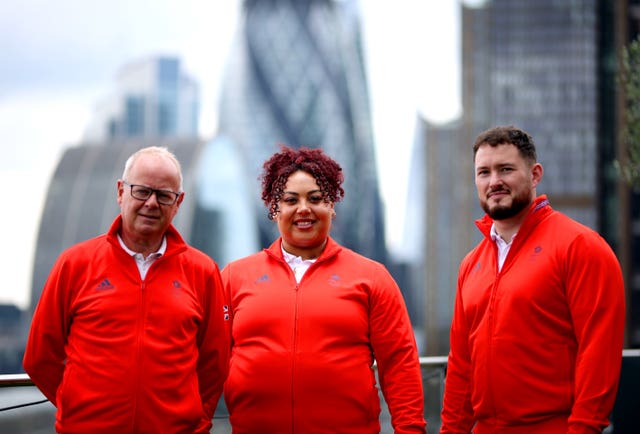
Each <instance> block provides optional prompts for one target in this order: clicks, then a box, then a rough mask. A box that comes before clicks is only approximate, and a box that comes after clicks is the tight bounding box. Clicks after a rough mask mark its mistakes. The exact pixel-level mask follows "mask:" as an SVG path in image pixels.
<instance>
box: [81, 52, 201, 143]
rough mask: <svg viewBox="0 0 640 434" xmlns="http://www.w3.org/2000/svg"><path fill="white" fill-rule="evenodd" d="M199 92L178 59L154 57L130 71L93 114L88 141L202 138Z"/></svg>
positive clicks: (124, 72) (125, 69)
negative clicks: (199, 126) (199, 136)
mask: <svg viewBox="0 0 640 434" xmlns="http://www.w3.org/2000/svg"><path fill="white" fill-rule="evenodd" d="M199 105H200V100H199V94H198V86H197V84H196V82H195V81H194V80H193V79H192V78H190V77H189V76H188V75H186V74H185V72H184V71H183V70H182V68H181V65H180V59H178V58H175V57H149V58H145V59H140V60H137V61H135V62H131V63H129V64H127V65H125V66H124V67H123V68H122V70H121V71H120V74H119V75H118V80H117V83H116V87H115V89H114V92H113V93H112V94H111V95H110V96H109V97H108V98H107V99H106V100H104V101H102V102H101V103H100V104H99V105H98V107H97V108H96V111H95V113H94V118H93V119H92V121H91V123H90V125H89V127H88V128H87V131H86V134H85V136H86V137H85V139H86V140H87V141H97V142H101V141H106V140H119V139H124V138H133V137H137V138H142V137H181V138H195V137H197V136H198V113H199V110H200V107H199Z"/></svg>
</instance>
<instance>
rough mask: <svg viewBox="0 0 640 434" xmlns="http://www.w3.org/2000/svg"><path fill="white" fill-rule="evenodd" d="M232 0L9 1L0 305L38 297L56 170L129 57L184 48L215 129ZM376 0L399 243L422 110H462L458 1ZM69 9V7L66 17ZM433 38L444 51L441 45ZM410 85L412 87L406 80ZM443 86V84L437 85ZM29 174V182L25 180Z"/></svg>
mask: <svg viewBox="0 0 640 434" xmlns="http://www.w3.org/2000/svg"><path fill="white" fill-rule="evenodd" d="M223 3H224V4H220V5H218V4H216V5H209V4H204V3H203V2H198V1H193V2H186V3H181V5H180V6H179V7H178V6H175V5H172V4H170V3H169V2H160V3H157V4H154V10H146V9H144V8H143V7H142V6H141V5H138V4H134V5H133V6H131V5H130V4H129V3H126V4H125V3H124V2H121V1H116V2H112V3H111V4H110V5H109V6H108V9H105V10H97V11H96V10H95V8H93V7H89V6H88V5H86V4H85V3H83V2H79V1H76V0H65V1H64V2H62V7H61V6H60V5H59V4H58V5H57V6H56V8H55V9H56V10H55V11H54V10H50V9H49V8H51V7H52V6H50V5H49V4H48V3H46V2H40V1H37V0H31V1H27V2H24V3H23V4H21V5H20V6H16V5H8V4H5V5H3V6H2V7H1V8H2V9H5V10H4V11H3V13H2V14H0V15H1V16H2V17H3V18H1V19H0V20H2V21H3V22H5V21H6V23H3V24H6V25H3V32H6V34H8V35H10V36H12V37H11V38H9V37H5V38H3V42H2V43H1V44H2V46H3V51H4V52H5V53H8V54H9V56H8V58H9V59H10V60H9V61H8V63H7V67H6V68H5V69H4V72H1V73H0V115H2V116H0V119H1V120H0V138H2V147H3V148H2V149H3V151H4V152H3V154H4V158H3V162H2V163H0V180H2V181H4V183H5V185H8V186H11V188H10V189H9V195H8V204H9V205H8V207H7V208H8V209H9V210H10V211H9V212H5V213H4V216H3V217H2V219H3V220H2V223H4V224H3V227H5V228H6V229H7V231H8V232H9V233H10V237H9V243H8V245H9V246H11V249H5V252H4V253H3V257H2V258H0V263H2V264H3V268H4V267H6V268H5V270H6V271H8V272H10V274H11V276H12V277H11V283H10V285H8V289H6V290H4V292H0V303H16V304H18V305H19V306H20V307H21V308H24V307H25V306H26V305H27V304H28V302H29V297H28V288H29V287H30V276H31V263H32V260H33V245H34V243H35V236H36V235H35V234H36V230H37V227H38V226H39V224H40V213H41V210H42V202H43V197H44V195H45V194H46V188H47V184H48V181H49V179H50V178H51V174H52V171H53V168H55V165H56V164H57V161H58V160H59V158H60V155H61V154H62V151H63V150H64V149H65V148H67V147H69V146H73V145H75V144H78V143H80V142H81V140H82V136H83V133H84V129H85V128H86V127H87V125H88V122H89V119H90V117H91V113H92V109H93V107H94V106H95V105H96V104H98V102H99V101H100V99H101V98H103V97H104V96H106V95H107V94H108V93H109V91H110V90H111V88H112V86H113V83H114V82H115V77H116V74H117V71H118V69H119V68H120V67H122V66H123V65H124V64H126V63H128V62H130V61H133V60H136V59H137V58H140V57H145V56H149V55H159V54H164V53H168V54H170V55H177V56H179V57H180V58H181V60H182V61H183V62H184V65H185V69H186V70H187V71H188V72H189V73H191V74H192V75H193V76H194V77H195V79H196V80H197V81H198V82H199V83H200V85H201V100H202V102H203V104H202V112H201V115H200V124H201V127H202V128H201V135H202V136H203V137H205V138H211V137H213V136H214V134H215V131H216V119H217V113H215V108H216V105H217V103H218V101H217V94H218V89H217V86H218V85H219V84H218V78H217V77H218V76H219V74H220V73H221V72H222V70H223V66H224V63H225V61H226V57H227V53H228V49H229V47H230V41H231V38H232V36H233V33H234V31H235V25H236V19H237V9H236V8H237V7H238V2H237V1H234V2H223ZM376 3H379V2H375V1H362V0H361V1H360V7H361V9H362V14H363V18H362V22H363V35H364V39H365V57H366V59H367V68H368V69H367V75H368V78H369V85H370V87H371V96H372V116H373V123H374V136H375V144H376V153H377V161H378V166H379V175H380V184H381V192H382V195H383V200H384V202H385V207H386V216H387V226H388V228H389V230H388V244H390V246H389V247H390V249H391V250H392V251H393V249H394V248H397V244H398V243H399V240H400V237H399V234H401V233H402V231H401V229H402V228H401V226H402V224H403V222H402V219H403V213H404V201H405V197H404V196H405V195H406V183H407V182H408V180H407V179H405V178H406V173H407V168H408V159H409V155H410V151H411V149H410V148H411V145H412V143H413V140H412V135H413V127H414V124H415V121H416V116H417V115H418V114H421V115H422V116H425V117H427V118H430V119H432V120H433V121H435V122H442V121H446V120H449V119H452V118H455V117H456V116H457V114H458V112H459V107H458V105H459V102H458V101H457V96H456V92H457V89H456V84H455V82H456V80H455V79H456V77H457V74H458V73H459V72H458V71H457V70H456V66H455V59H456V57H457V56H458V49H457V39H456V38H457V35H456V33H457V28H456V24H455V18H456V16H457V14H458V11H457V9H456V6H457V2H456V1H454V0H451V1H449V2H443V3H442V4H440V3H439V2H438V7H439V8H440V9H441V10H440V11H437V10H434V9H433V8H434V7H435V5H418V2H410V1H400V2H397V3H395V4H394V6H389V5H381V4H376ZM417 6H419V8H418V9H416V7H417ZM104 7H105V8H107V6H104ZM205 9H206V10H205ZM59 11H62V12H59ZM64 11H68V15H66V16H61V17H60V16H58V14H60V13H64ZM71 12H73V14H71ZM92 17H93V18H92ZM110 17H113V19H112V20H111V24H112V27H113V28H110V27H109V26H108V25H107V24H100V23H101V22H103V21H104V22H107V23H109V22H110ZM55 18H60V19H55ZM142 18H145V19H144V20H142ZM118 20H119V21H118ZM48 23H56V27H51V26H48ZM140 23H142V25H141V24H140ZM150 23H153V25H151V24H150ZM68 28H70V30H71V31H68ZM36 30H37V31H36ZM86 32H88V34H87V33H86ZM128 32H129V33H128ZM39 35H40V36H39ZM429 35H432V36H431V37H429ZM443 35H448V36H447V37H443ZM202 39H205V40H206V41H211V42H206V43H204V44H198V46H197V47H196V46H195V45H196V44H194V43H193V41H194V40H196V41H200V40H202ZM434 40H437V41H438V43H439V44H440V45H439V46H441V47H442V48H443V49H444V52H438V51H437V49H436V48H434V45H435V44H434ZM56 41H57V42H56ZM216 43H217V45H216ZM398 45H403V46H405V49H402V50H400V49H398ZM372 47H373V48H372ZM401 52H408V53H409V54H410V55H411V56H413V59H412V58H411V57H403V56H404V54H403V53H401ZM207 53H210V54H207ZM433 65H435V66H433ZM447 65H451V66H447ZM31 71H33V72H31ZM12 72H13V74H12ZM16 77H18V78H19V79H18V78H16ZM386 80H389V81H390V83H391V84H389V81H386ZM451 81H453V84H452V83H450V82H451ZM402 83H404V84H409V86H408V87H406V88H401V87H399V84H402ZM437 89H440V90H443V91H444V94H438V93H436V90H437ZM447 89H448V90H447ZM381 162H384V164H383V163H381ZM19 183H25V184H26V185H25V184H23V185H22V186H20V187H14V186H15V185H19ZM114 188H115V187H114ZM114 201H115V194H114Z"/></svg>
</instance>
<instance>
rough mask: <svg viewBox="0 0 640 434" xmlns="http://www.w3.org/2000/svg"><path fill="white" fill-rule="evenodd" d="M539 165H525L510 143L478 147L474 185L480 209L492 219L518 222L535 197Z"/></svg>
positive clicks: (540, 174)
mask: <svg viewBox="0 0 640 434" xmlns="http://www.w3.org/2000/svg"><path fill="white" fill-rule="evenodd" d="M541 178H542V166H541V165H540V164H539V163H533V164H532V163H529V162H527V160H525V159H524V158H523V157H522V155H520V153H519V152H518V148H517V147H515V146H514V145H512V144H500V145H497V146H490V145H488V144H484V145H481V146H480V147H479V148H478V151H477V153H476V157H475V182H476V188H477V190H478V198H479V199H480V206H482V209H483V210H484V211H485V212H486V213H487V214H488V215H489V217H491V218H492V219H494V220H498V221H500V220H509V219H514V220H518V221H519V220H520V219H522V218H523V217H524V213H525V210H526V209H527V208H528V207H529V205H530V204H531V203H532V202H533V200H534V199H535V197H536V186H537V185H538V183H539V182H540V179H541Z"/></svg>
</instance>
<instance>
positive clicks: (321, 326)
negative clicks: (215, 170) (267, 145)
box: [222, 146, 426, 434]
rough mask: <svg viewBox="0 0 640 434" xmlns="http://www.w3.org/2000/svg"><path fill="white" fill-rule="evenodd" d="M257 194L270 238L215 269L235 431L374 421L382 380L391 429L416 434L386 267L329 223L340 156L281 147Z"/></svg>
mask: <svg viewBox="0 0 640 434" xmlns="http://www.w3.org/2000/svg"><path fill="white" fill-rule="evenodd" d="M261 180H262V200H263V201H264V203H265V205H266V206H267V209H268V216H269V219H271V220H273V221H275V223H276V225H277V227H278V231H279V233H280V237H279V238H278V239H277V240H276V241H275V242H274V243H273V244H272V245H271V246H270V247H269V248H267V249H264V250H263V251H261V252H259V253H255V254H253V255H250V256H248V257H246V258H243V259H239V260H237V261H234V262H231V263H230V264H229V265H227V266H226V267H225V268H224V269H223V271H222V278H223V282H224V285H225V289H226V291H227V294H228V297H229V300H230V303H231V308H230V311H231V312H230V314H231V320H232V335H233V343H232V356H231V362H230V373H229V377H228V379H227V382H226V383H225V389H224V397H225V402H226V405H227V409H228V410H229V415H230V422H231V426H232V428H233V432H234V434H242V433H294V434H297V433H300V434H306V433H332V434H334V433H354V434H367V433H371V434H373V433H379V432H380V423H379V416H380V399H379V394H378V388H377V386H376V377H375V372H374V368H373V366H374V362H376V363H377V369H378V376H379V379H380V388H381V390H382V393H383V395H384V398H385V401H386V402H387V405H388V407H389V411H390V414H391V423H392V425H393V427H394V430H395V432H396V433H425V432H426V428H425V426H426V423H425V420H424V414H423V407H424V403H423V391H422V379H421V373H420V365H419V360H418V352H417V349H416V343H415V338H414V335H413V329H412V327H411V323H410V321H409V316H408V313H407V309H406V306H405V304H404V300H403V298H402V295H401V292H400V289H399V288H398V285H397V284H396V282H395V281H394V280H393V278H392V277H391V275H390V274H389V272H388V271H387V270H386V268H385V267H384V266H383V265H382V264H380V263H378V262H375V261H373V260H371V259H368V258H365V257H364V256H361V255H359V254H357V253H355V252H354V251H352V250H350V249H347V248H345V247H343V246H341V245H339V244H338V243H337V242H336V241H335V240H333V239H332V238H331V236H330V235H329V232H330V230H331V224H332V220H333V218H334V217H335V216H336V213H335V208H334V205H335V203H336V202H339V201H340V200H342V198H343V196H344V189H343V188H342V183H343V180H344V178H343V173H342V169H341V167H340V165H339V164H338V163H337V162H335V161H334V160H333V159H331V158H330V157H329V156H327V155H326V154H325V153H324V152H323V151H322V150H321V149H308V148H300V149H292V148H289V147H286V146H282V147H281V149H280V152H277V153H275V154H274V155H272V156H271V157H270V158H269V159H268V160H267V161H266V162H265V163H264V166H263V173H262V176H261Z"/></svg>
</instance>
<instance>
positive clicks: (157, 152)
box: [122, 146, 182, 191]
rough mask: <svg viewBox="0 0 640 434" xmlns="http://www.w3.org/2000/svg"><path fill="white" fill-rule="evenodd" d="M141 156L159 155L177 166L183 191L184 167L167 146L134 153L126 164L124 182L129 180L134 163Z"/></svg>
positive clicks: (144, 149) (143, 149)
mask: <svg viewBox="0 0 640 434" xmlns="http://www.w3.org/2000/svg"><path fill="white" fill-rule="evenodd" d="M141 155H157V156H160V157H166V158H168V159H169V160H171V161H172V162H173V164H175V166H176V169H178V175H179V177H180V191H182V167H181V166H180V161H178V158H177V157H176V156H175V155H174V154H173V153H172V152H171V151H169V149H167V148H166V147H165V146H149V147H146V148H142V149H139V150H137V151H136V152H134V153H133V154H132V155H131V156H130V157H129V158H128V159H127V162H126V163H125V164H124V172H122V179H123V180H125V181H126V180H127V177H128V176H129V172H131V168H132V167H133V163H135V162H136V160H137V159H138V157H139V156H141Z"/></svg>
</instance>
